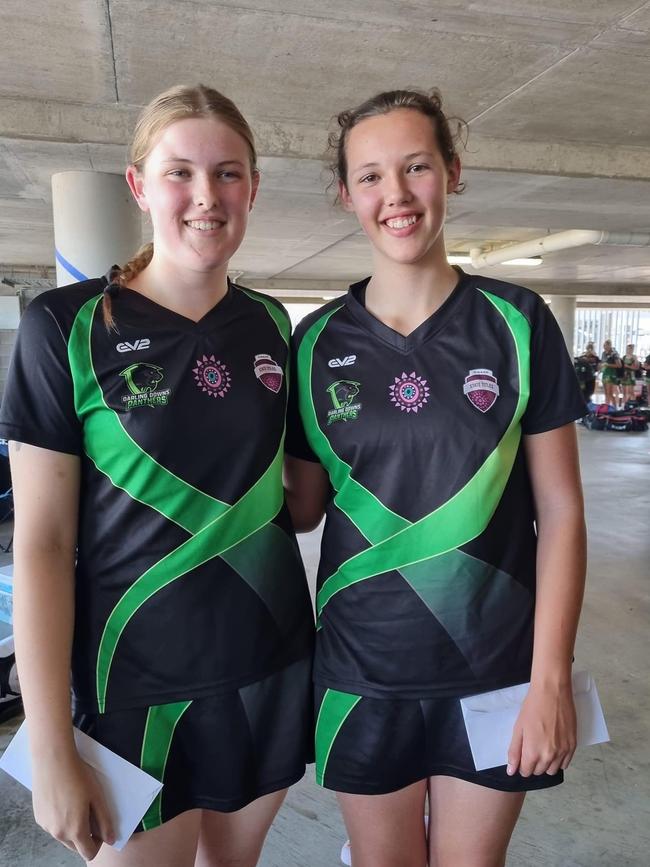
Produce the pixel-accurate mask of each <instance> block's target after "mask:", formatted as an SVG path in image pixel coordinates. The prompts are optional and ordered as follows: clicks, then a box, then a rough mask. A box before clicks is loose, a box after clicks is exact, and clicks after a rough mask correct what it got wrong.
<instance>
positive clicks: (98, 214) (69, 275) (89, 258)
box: [52, 172, 142, 286]
mask: <svg viewBox="0 0 650 867" xmlns="http://www.w3.org/2000/svg"><path fill="white" fill-rule="evenodd" d="M52 208H53V211H54V246H55V254H56V283H57V286H65V285H66V284H68V283H74V282H76V281H79V280H86V279H87V278H90V277H101V276H102V274H105V273H106V272H107V271H108V269H109V268H110V267H111V265H115V264H118V265H119V264H123V263H124V262H126V261H128V259H130V258H131V256H132V255H133V254H134V253H135V251H136V250H137V249H138V247H139V246H140V244H141V243H142V226H141V220H140V211H139V209H138V207H137V205H136V204H135V202H134V201H133V197H132V196H131V193H130V191H129V188H128V186H127V183H126V180H125V179H124V176H123V175H116V174H109V173H108V172H59V173H58V174H55V175H52Z"/></svg>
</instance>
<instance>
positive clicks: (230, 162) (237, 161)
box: [161, 156, 244, 166]
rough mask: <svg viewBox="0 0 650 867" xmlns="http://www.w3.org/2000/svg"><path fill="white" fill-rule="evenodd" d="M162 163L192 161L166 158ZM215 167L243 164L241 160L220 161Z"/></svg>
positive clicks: (182, 158)
mask: <svg viewBox="0 0 650 867" xmlns="http://www.w3.org/2000/svg"><path fill="white" fill-rule="evenodd" d="M161 162H163V163H192V162H193V160H188V159H187V158H186V157H174V156H172V157H167V159H165V160H161ZM216 165H218V166H243V165H244V163H243V162H242V161H241V160H221V161H220V162H218V163H217V164H216Z"/></svg>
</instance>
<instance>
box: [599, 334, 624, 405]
mask: <svg viewBox="0 0 650 867" xmlns="http://www.w3.org/2000/svg"><path fill="white" fill-rule="evenodd" d="M622 367H623V365H622V363H621V358H620V356H619V354H618V352H617V351H616V350H615V349H614V347H613V346H612V341H611V340H606V341H605V342H604V343H603V354H602V356H601V359H600V370H601V373H602V380H603V391H604V392H605V403H607V404H609V405H610V406H613V407H614V409H618V407H619V402H618V398H619V390H618V381H619V378H620V371H621V369H622Z"/></svg>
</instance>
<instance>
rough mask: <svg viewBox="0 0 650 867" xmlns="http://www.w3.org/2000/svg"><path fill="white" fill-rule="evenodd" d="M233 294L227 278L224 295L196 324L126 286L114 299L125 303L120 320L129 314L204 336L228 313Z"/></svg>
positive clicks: (121, 287)
mask: <svg viewBox="0 0 650 867" xmlns="http://www.w3.org/2000/svg"><path fill="white" fill-rule="evenodd" d="M234 294H235V286H234V284H233V283H232V282H231V280H230V278H228V288H227V290H226V294H225V295H224V296H223V298H220V299H219V301H217V303H216V304H215V305H214V307H211V308H210V309H209V310H208V311H207V313H205V314H204V315H203V316H202V317H201V319H199V320H198V322H195V321H194V320H193V319H190V318H189V317H188V316H183V314H182V313H177V312H176V311H175V310H170V308H169V307H165V306H164V305H163V304H159V303H158V302H157V301H154V300H153V299H151V298H149V297H148V296H147V295H143V294H142V293H141V292H137V291H136V290H135V289H130V288H129V287H128V286H120V287H119V289H118V291H117V293H116V295H115V296H114V298H116V299H117V304H118V305H119V299H120V297H123V298H124V300H125V302H126V304H125V307H126V309H123V310H120V311H119V315H120V318H122V319H125V320H128V318H129V313H134V314H136V315H137V316H146V317H148V318H149V319H150V320H153V321H154V322H156V323H159V324H161V325H166V326H168V327H169V326H173V327H175V328H179V329H181V330H182V331H186V332H191V333H199V334H205V333H207V332H209V331H211V330H212V329H213V328H214V326H215V324H216V322H217V321H218V320H220V319H221V318H222V317H223V316H224V315H226V314H227V313H228V312H229V309H230V307H231V305H232V302H233V299H234ZM118 309H119V308H118ZM134 324H136V323H134ZM137 324H142V322H141V320H140V319H138V323H137Z"/></svg>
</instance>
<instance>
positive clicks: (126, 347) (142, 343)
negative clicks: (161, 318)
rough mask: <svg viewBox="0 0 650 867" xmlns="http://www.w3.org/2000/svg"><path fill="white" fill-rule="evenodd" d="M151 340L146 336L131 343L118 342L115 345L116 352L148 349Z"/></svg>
mask: <svg viewBox="0 0 650 867" xmlns="http://www.w3.org/2000/svg"><path fill="white" fill-rule="evenodd" d="M150 343H151V341H150V340H149V338H148V337H141V338H139V339H138V340H135V341H134V342H133V343H127V342H126V341H125V342H124V343H118V344H117V346H116V347H115V348H116V349H117V351H118V352H134V351H135V350H136V349H149V345H150Z"/></svg>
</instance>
